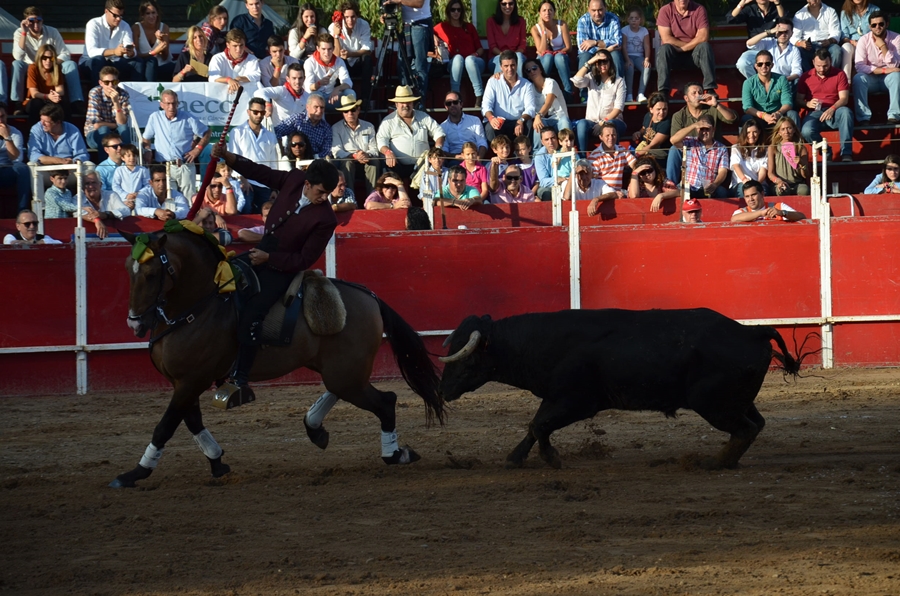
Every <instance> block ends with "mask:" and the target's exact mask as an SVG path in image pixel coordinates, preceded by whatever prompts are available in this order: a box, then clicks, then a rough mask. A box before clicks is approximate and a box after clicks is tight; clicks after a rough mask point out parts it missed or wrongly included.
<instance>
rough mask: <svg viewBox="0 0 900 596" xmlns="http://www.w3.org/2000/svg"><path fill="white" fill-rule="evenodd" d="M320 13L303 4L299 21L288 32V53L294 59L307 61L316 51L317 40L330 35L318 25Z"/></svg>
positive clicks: (313, 7) (309, 5) (298, 15)
mask: <svg viewBox="0 0 900 596" xmlns="http://www.w3.org/2000/svg"><path fill="white" fill-rule="evenodd" d="M318 20H319V17H318V13H317V12H316V7H315V6H313V5H312V4H301V5H300V8H299V11H298V12H297V20H296V21H295V22H294V26H293V27H291V30H290V31H289V32H288V52H290V54H291V57H292V58H296V59H297V60H299V61H300V62H303V61H305V60H306V59H307V58H309V57H310V56H312V55H313V52H315V51H316V38H317V37H319V35H320V34H322V33H328V31H327V30H326V29H325V28H324V27H319V25H318Z"/></svg>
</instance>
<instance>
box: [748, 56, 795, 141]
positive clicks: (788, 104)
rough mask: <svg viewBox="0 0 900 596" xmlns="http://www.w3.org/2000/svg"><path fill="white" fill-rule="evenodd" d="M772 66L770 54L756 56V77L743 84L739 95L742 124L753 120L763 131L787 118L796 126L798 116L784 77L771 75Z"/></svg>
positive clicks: (789, 88)
mask: <svg viewBox="0 0 900 596" xmlns="http://www.w3.org/2000/svg"><path fill="white" fill-rule="evenodd" d="M774 63H775V60H774V58H772V54H771V53H769V50H760V51H759V52H757V54H756V72H757V75H756V76H755V77H750V78H749V79H747V80H746V81H744V86H743V90H742V92H741V100H742V102H743V106H744V117H743V118H741V123H744V122H746V121H747V120H756V123H757V124H758V125H759V127H760V128H762V129H766V130H768V129H770V128H771V127H773V126H775V123H776V122H778V120H779V119H780V118H782V117H783V116H787V117H788V118H790V119H791V120H793V121H794V122H799V121H800V119H799V116H797V112H796V111H794V109H793V108H794V98H793V97H792V96H791V95H792V94H791V85H790V83H788V80H787V78H786V77H784V76H782V75H780V74H775V73H773V72H772V65H773V64H774Z"/></svg>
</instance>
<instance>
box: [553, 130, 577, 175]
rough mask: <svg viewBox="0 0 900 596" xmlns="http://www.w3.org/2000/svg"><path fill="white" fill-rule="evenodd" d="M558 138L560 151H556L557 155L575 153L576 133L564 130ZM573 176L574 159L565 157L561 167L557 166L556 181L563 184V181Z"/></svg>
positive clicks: (561, 161)
mask: <svg viewBox="0 0 900 596" xmlns="http://www.w3.org/2000/svg"><path fill="white" fill-rule="evenodd" d="M556 136H557V138H558V139H559V149H557V150H556V152H557V153H570V152H572V151H575V133H574V132H573V131H572V130H571V129H569V128H564V129H562V130H561V131H559V132H558V133H557V135H556ZM571 176H572V158H571V157H563V158H562V159H560V160H559V166H557V169H556V180H557V181H558V182H562V181H563V180H568V179H569V178H570V177H571Z"/></svg>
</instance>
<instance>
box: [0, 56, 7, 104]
mask: <svg viewBox="0 0 900 596" xmlns="http://www.w3.org/2000/svg"><path fill="white" fill-rule="evenodd" d="M0 102H3V103H5V104H9V80H8V79H7V78H6V64H5V63H3V62H0Z"/></svg>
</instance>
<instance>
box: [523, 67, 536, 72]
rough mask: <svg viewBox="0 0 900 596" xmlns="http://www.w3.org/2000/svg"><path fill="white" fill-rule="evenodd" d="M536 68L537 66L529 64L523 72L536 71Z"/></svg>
mask: <svg viewBox="0 0 900 596" xmlns="http://www.w3.org/2000/svg"><path fill="white" fill-rule="evenodd" d="M536 70H538V67H537V66H530V67H528V68H526V69H525V72H534V71H536Z"/></svg>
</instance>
